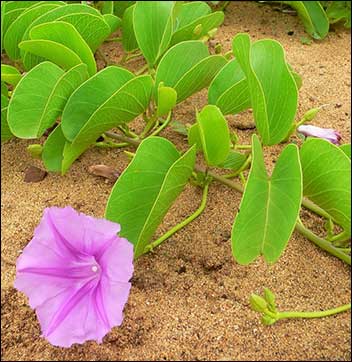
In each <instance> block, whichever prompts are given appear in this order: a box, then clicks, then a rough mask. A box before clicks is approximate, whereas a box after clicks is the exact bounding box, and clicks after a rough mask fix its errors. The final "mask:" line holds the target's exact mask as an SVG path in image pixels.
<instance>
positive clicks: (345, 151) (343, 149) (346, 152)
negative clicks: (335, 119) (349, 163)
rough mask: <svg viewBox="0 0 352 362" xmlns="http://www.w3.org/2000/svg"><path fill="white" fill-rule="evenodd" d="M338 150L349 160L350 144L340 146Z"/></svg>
mask: <svg viewBox="0 0 352 362" xmlns="http://www.w3.org/2000/svg"><path fill="white" fill-rule="evenodd" d="M340 149H341V150H342V151H343V152H344V153H345V154H346V155H347V156H348V158H351V144H350V143H346V144H344V145H341V146H340Z"/></svg>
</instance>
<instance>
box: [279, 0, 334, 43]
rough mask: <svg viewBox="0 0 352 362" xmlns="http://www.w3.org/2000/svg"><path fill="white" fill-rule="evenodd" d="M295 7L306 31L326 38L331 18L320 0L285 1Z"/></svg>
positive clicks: (314, 35)
mask: <svg viewBox="0 0 352 362" xmlns="http://www.w3.org/2000/svg"><path fill="white" fill-rule="evenodd" d="M283 3H285V4H287V5H290V6H291V7H292V8H294V9H295V10H296V11H297V13H298V16H299V17H300V19H301V21H302V23H303V25H304V28H305V30H306V32H307V33H308V34H309V35H311V36H312V37H313V38H314V39H324V38H325V36H326V35H327V34H328V31H329V19H328V17H327V16H326V13H325V11H324V9H323V7H322V6H321V4H320V2H319V1H283Z"/></svg>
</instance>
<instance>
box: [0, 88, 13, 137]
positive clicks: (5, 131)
mask: <svg viewBox="0 0 352 362" xmlns="http://www.w3.org/2000/svg"><path fill="white" fill-rule="evenodd" d="M1 106H3V95H1ZM12 137H13V134H12V132H11V130H10V128H9V125H8V122H7V107H5V108H1V143H2V142H5V141H8V140H9V139H11V138H12Z"/></svg>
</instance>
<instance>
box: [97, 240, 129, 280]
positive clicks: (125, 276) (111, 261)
mask: <svg viewBox="0 0 352 362" xmlns="http://www.w3.org/2000/svg"><path fill="white" fill-rule="evenodd" d="M97 262H98V263H99V265H100V266H101V268H102V272H103V275H105V276H106V277H107V278H109V279H110V280H111V281H114V282H128V281H129V280H130V279H131V277H132V274H133V244H132V243H130V242H129V241H128V240H126V239H124V238H120V237H117V239H116V240H115V241H114V242H112V243H111V244H110V245H109V247H108V248H107V249H106V250H105V251H104V253H103V254H102V255H101V256H97Z"/></svg>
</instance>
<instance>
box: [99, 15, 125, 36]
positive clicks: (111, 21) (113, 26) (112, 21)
mask: <svg viewBox="0 0 352 362" xmlns="http://www.w3.org/2000/svg"><path fill="white" fill-rule="evenodd" d="M103 18H104V20H105V22H106V24H108V25H109V28H110V33H113V32H115V31H116V30H117V29H118V28H119V27H120V26H121V25H122V20H121V19H120V18H119V17H117V16H115V15H113V14H104V15H103Z"/></svg>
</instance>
